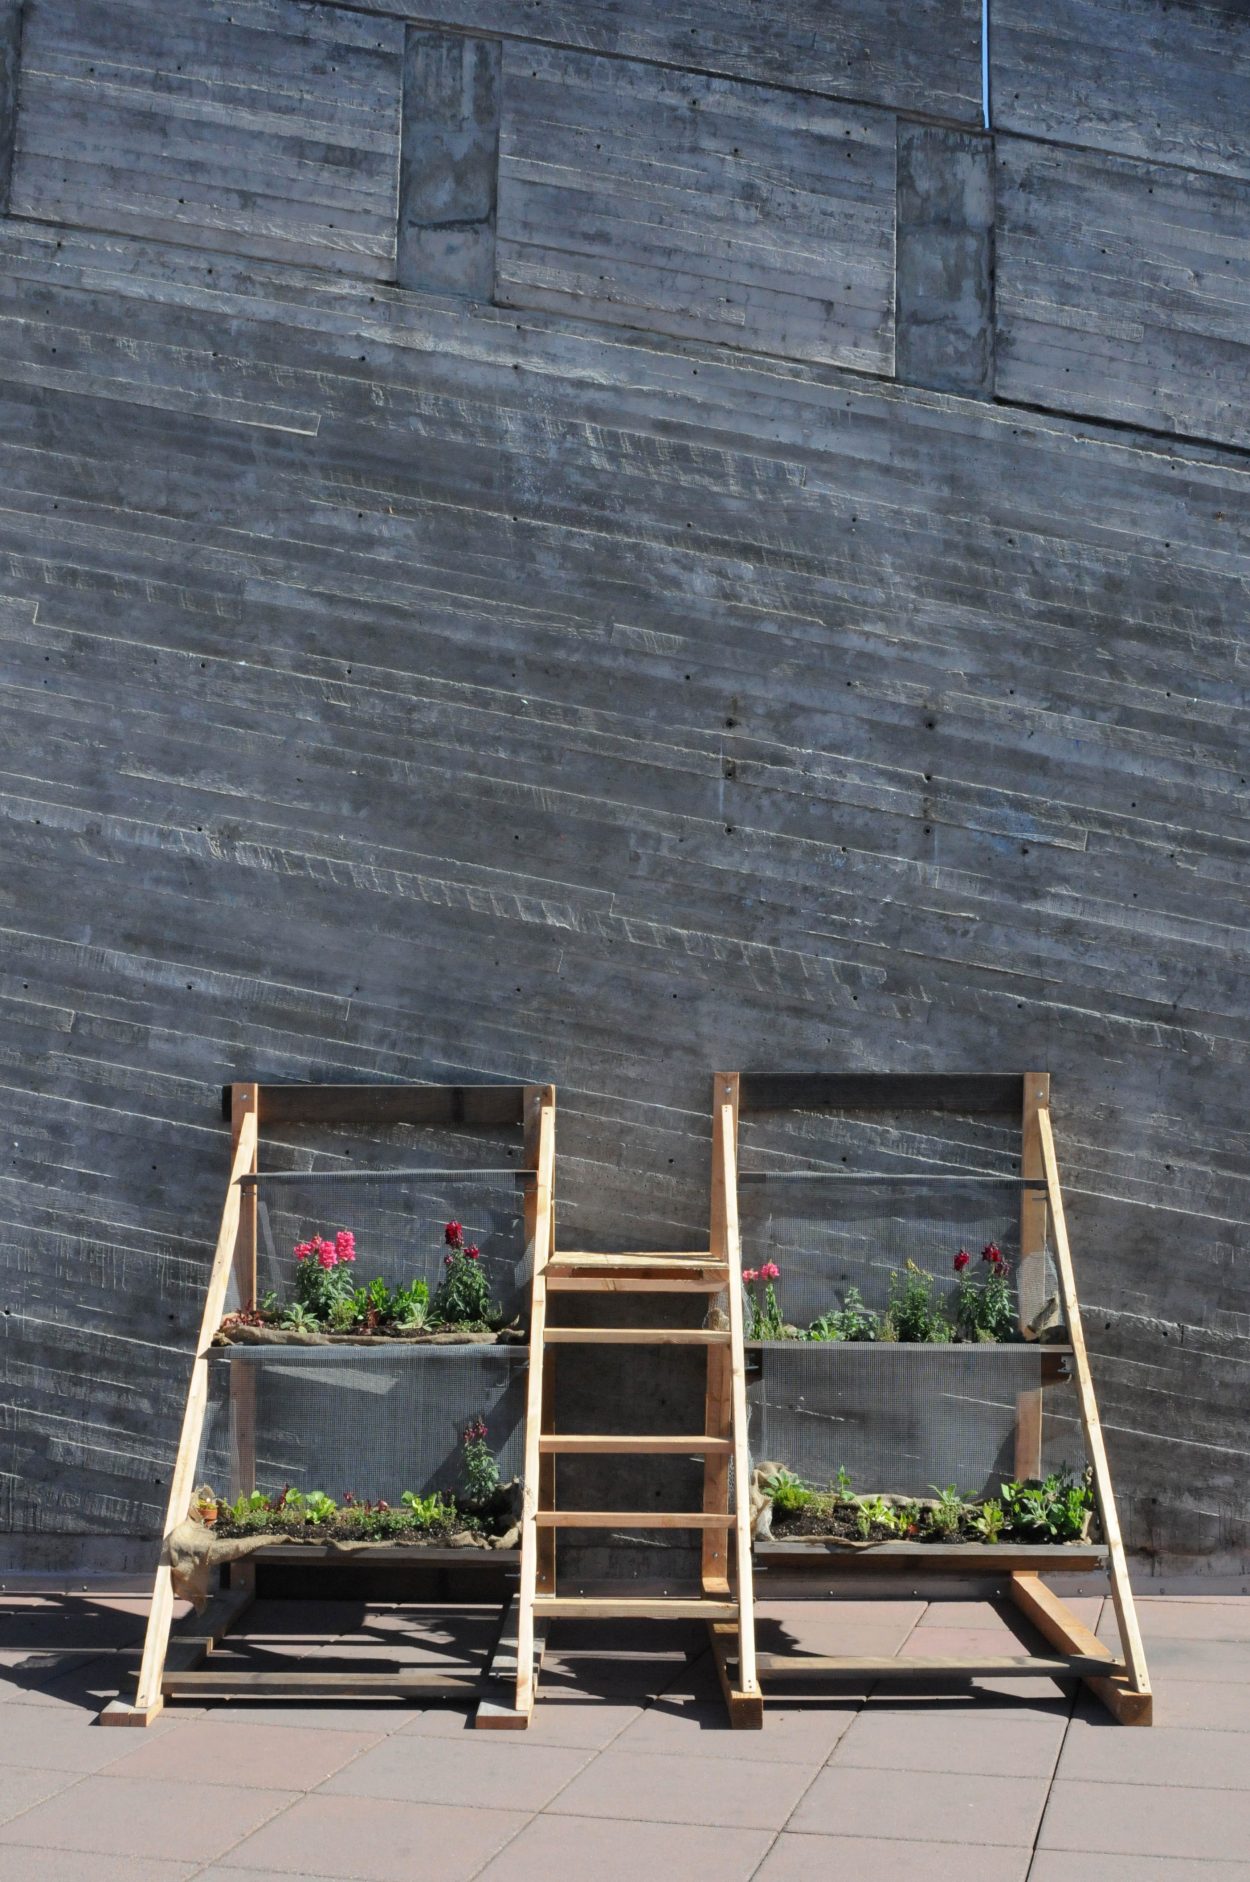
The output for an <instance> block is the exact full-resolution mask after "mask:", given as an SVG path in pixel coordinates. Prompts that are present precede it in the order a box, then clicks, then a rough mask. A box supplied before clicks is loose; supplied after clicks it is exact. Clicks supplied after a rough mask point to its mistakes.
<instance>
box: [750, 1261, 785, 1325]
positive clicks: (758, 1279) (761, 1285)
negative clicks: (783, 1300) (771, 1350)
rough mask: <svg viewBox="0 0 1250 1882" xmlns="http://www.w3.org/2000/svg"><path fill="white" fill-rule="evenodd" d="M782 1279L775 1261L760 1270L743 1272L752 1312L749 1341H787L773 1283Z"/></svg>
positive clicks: (769, 1262)
mask: <svg viewBox="0 0 1250 1882" xmlns="http://www.w3.org/2000/svg"><path fill="white" fill-rule="evenodd" d="M780 1279H781V1269H780V1268H779V1267H778V1266H777V1263H776V1262H775V1261H766V1262H764V1264H763V1266H762V1267H759V1268H744V1269H743V1270H742V1280H743V1285H744V1286H745V1287H746V1289H747V1306H748V1307H749V1308H750V1312H751V1326H750V1331H749V1332H748V1334H747V1338H748V1339H750V1340H784V1339H785V1337H786V1328H785V1322H784V1321H783V1319H782V1317H781V1308H780V1307H779V1306H778V1304H777V1290H776V1288H775V1287H774V1286H773V1282H774V1281H779V1280H780Z"/></svg>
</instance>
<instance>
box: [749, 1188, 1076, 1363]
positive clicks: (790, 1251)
mask: <svg viewBox="0 0 1250 1882" xmlns="http://www.w3.org/2000/svg"><path fill="white" fill-rule="evenodd" d="M1025 1193H1026V1192H1025V1191H1024V1190H1023V1189H1022V1187H1021V1185H1020V1182H1019V1179H1018V1178H1015V1177H1010V1176H1007V1177H1001V1178H1000V1177H969V1178H967V1179H964V1178H957V1179H955V1180H950V1179H947V1178H943V1177H940V1176H921V1177H919V1178H916V1177H902V1176H893V1175H892V1176H889V1177H888V1178H886V1179H884V1180H883V1179H882V1178H880V1177H876V1176H868V1175H862V1176H856V1175H849V1176H841V1175H839V1176H827V1175H824V1174H816V1173H812V1174H807V1173H803V1174H798V1175H790V1174H789V1173H786V1174H771V1173H770V1174H769V1175H766V1176H764V1175H752V1174H743V1175H742V1176H741V1177H740V1178H739V1190H738V1213H739V1221H740V1226H741V1234H742V1261H743V1266H744V1267H745V1268H760V1267H762V1266H763V1265H764V1264H765V1263H766V1262H770V1261H771V1262H775V1263H776V1265H777V1267H779V1268H780V1270H781V1276H780V1279H779V1280H778V1281H777V1283H776V1290H777V1297H778V1301H779V1304H780V1307H781V1312H782V1317H783V1319H785V1320H786V1321H787V1322H789V1323H791V1324H793V1325H795V1326H798V1327H806V1326H808V1325H810V1323H811V1322H812V1321H813V1320H814V1319H815V1318H816V1317H817V1316H818V1315H819V1314H822V1313H826V1312H828V1311H829V1310H830V1309H833V1308H838V1307H841V1306H843V1305H844V1304H845V1301H846V1296H847V1293H848V1290H849V1289H851V1288H856V1289H858V1291H859V1293H860V1295H861V1297H862V1299H863V1301H864V1304H865V1306H867V1307H869V1308H871V1309H872V1310H873V1311H874V1312H876V1313H881V1312H884V1310H885V1308H886V1307H887V1306H888V1305H889V1298H890V1276H891V1274H899V1273H902V1272H903V1271H904V1270H905V1269H906V1267H907V1263H908V1262H909V1261H911V1262H914V1263H915V1265H916V1266H917V1267H918V1268H923V1269H925V1270H926V1271H927V1272H928V1273H930V1274H932V1275H933V1276H934V1277H935V1278H936V1280H937V1283H938V1287H937V1289H936V1292H935V1300H940V1301H941V1302H942V1303H944V1304H947V1305H951V1306H953V1301H954V1296H955V1281H956V1273H955V1265H954V1264H955V1257H956V1256H957V1255H958V1254H959V1252H960V1250H967V1251H969V1252H970V1253H971V1255H972V1257H973V1262H974V1263H975V1264H976V1268H975V1269H974V1272H975V1271H977V1270H979V1268H980V1265H981V1263H980V1256H981V1251H982V1249H984V1248H986V1247H987V1246H988V1245H989V1244H990V1243H994V1244H995V1245H996V1246H997V1247H998V1248H999V1249H1000V1250H1001V1252H1002V1254H1003V1256H1004V1257H1005V1259H1006V1261H1007V1262H1008V1264H1009V1266H1010V1269H1011V1274H1012V1285H1013V1289H1014V1285H1015V1276H1016V1274H1017V1272H1018V1260H1019V1252H1020V1201H1021V1196H1022V1195H1023V1194H1025ZM1027 1193H1030V1194H1035V1193H1036V1192H1035V1191H1029V1192H1027ZM1045 1291H1046V1295H1047V1297H1049V1296H1052V1295H1054V1293H1055V1291H1056V1284H1055V1274H1054V1268H1053V1264H1052V1262H1051V1259H1050V1256H1049V1253H1048V1254H1047V1256H1046V1278H1045Z"/></svg>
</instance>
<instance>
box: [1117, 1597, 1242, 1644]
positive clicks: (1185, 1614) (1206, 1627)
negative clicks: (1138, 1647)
mask: <svg viewBox="0 0 1250 1882" xmlns="http://www.w3.org/2000/svg"><path fill="white" fill-rule="evenodd" d="M1137 1618H1138V1621H1139V1622H1140V1624H1141V1630H1142V1634H1143V1636H1144V1637H1145V1640H1146V1642H1147V1644H1149V1642H1150V1641H1151V1640H1241V1641H1250V1601H1247V1600H1246V1598H1245V1596H1244V1595H1243V1596H1234V1597H1232V1598H1231V1599H1229V1600H1226V1601H1213V1600H1205V1601H1204V1600H1194V1601H1186V1600H1184V1599H1182V1598H1173V1599H1171V1600H1161V1599H1158V1598H1155V1599H1151V1598H1150V1597H1146V1598H1145V1599H1142V1598H1140V1597H1139V1599H1138V1602H1137Z"/></svg>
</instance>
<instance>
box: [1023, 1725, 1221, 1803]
mask: <svg viewBox="0 0 1250 1882" xmlns="http://www.w3.org/2000/svg"><path fill="white" fill-rule="evenodd" d="M1103 1718H1104V1719H1105V1720H1106V1724H1105V1725H1104V1724H1103V1723H1102V1721H1101V1720H1093V1719H1090V1720H1086V1719H1077V1720H1073V1723H1072V1726H1071V1729H1070V1730H1069V1732H1068V1736H1067V1738H1066V1740H1065V1741H1064V1747H1063V1756H1062V1758H1061V1759H1060V1761H1059V1770H1058V1773H1057V1775H1058V1776H1059V1777H1061V1778H1077V1779H1082V1778H1084V1779H1088V1780H1091V1781H1094V1782H1100V1783H1122V1784H1173V1785H1182V1786H1184V1787H1187V1788H1191V1789H1194V1790H1250V1743H1247V1741H1246V1734H1245V1733H1244V1732H1219V1731H1199V1730H1195V1729H1194V1728H1192V1727H1187V1726H1177V1725H1170V1726H1169V1725H1156V1726H1153V1727H1152V1728H1151V1729H1150V1730H1149V1731H1146V1730H1142V1731H1127V1730H1125V1728H1124V1727H1123V1726H1120V1725H1117V1724H1116V1722H1115V1720H1114V1719H1112V1717H1111V1715H1110V1713H1104V1714H1103Z"/></svg>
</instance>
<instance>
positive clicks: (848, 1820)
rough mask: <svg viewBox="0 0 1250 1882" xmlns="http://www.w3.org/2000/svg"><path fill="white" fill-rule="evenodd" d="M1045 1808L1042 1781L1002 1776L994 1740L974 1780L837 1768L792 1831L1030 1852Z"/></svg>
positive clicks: (802, 1808) (821, 1781) (809, 1798)
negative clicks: (999, 1846)
mask: <svg viewBox="0 0 1250 1882" xmlns="http://www.w3.org/2000/svg"><path fill="white" fill-rule="evenodd" d="M1045 1802H1046V1783H1045V1780H1044V1779H1041V1778H1020V1777H999V1776H998V1774H997V1772H996V1770H995V1766H994V1745H993V1737H992V1735H991V1736H989V1737H988V1738H987V1740H986V1746H985V1763H984V1768H983V1769H982V1770H980V1771H978V1772H976V1773H973V1774H967V1775H965V1774H960V1773H957V1772H947V1771H943V1772H935V1771H908V1770H905V1769H904V1770H892V1771H881V1770H871V1769H868V1768H866V1767H864V1766H862V1765H840V1764H838V1763H837V1762H836V1761H835V1762H834V1763H833V1764H830V1765H827V1766H826V1768H825V1769H824V1770H823V1771H822V1772H821V1773H820V1775H819V1776H818V1777H817V1779H816V1782H815V1783H814V1784H813V1785H812V1787H811V1789H810V1790H809V1791H808V1793H807V1795H806V1797H804V1799H803V1801H802V1803H801V1804H800V1805H799V1807H798V1809H797V1810H796V1811H795V1813H794V1816H793V1818H792V1819H791V1821H790V1822H789V1823H788V1824H787V1825H786V1828H787V1829H790V1830H810V1831H814V1832H816V1833H817V1834H818V1835H824V1836H828V1835H831V1834H838V1835H842V1836H862V1837H869V1838H872V1837H876V1836H879V1835H881V1834H882V1833H883V1832H888V1833H889V1836H891V1837H894V1838H897V1839H898V1840H900V1841H904V1842H907V1841H914V1842H925V1843H959V1844H962V1845H963V1846H965V1847H967V1848H972V1849H975V1848H977V1847H978V1846H979V1845H981V1844H995V1843H1005V1844H1007V1845H1008V1846H1009V1847H1018V1848H1027V1847H1029V1846H1030V1845H1031V1844H1032V1842H1033V1838H1034V1834H1035V1832H1036V1829H1037V1824H1038V1819H1039V1818H1040V1816H1041V1814H1042V1808H1043V1805H1044V1804H1045Z"/></svg>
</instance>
